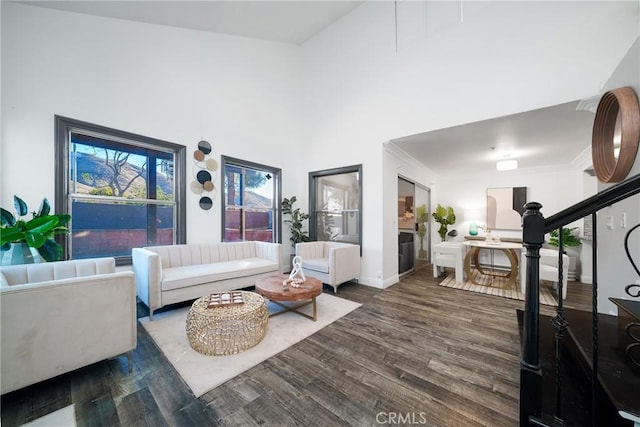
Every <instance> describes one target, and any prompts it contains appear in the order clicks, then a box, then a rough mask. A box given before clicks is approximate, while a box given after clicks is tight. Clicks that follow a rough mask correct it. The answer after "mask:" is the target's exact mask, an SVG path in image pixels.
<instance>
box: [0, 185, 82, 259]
mask: <svg viewBox="0 0 640 427" xmlns="http://www.w3.org/2000/svg"><path fill="white" fill-rule="evenodd" d="M13 206H14V209H15V212H16V215H15V216H14V215H13V214H12V213H11V212H9V211H8V210H6V209H4V208H0V213H1V221H2V223H1V224H2V229H0V231H1V234H0V245H1V250H2V251H8V250H12V251H13V253H12V255H11V261H10V263H12V264H24V263H32V262H34V259H33V256H32V255H31V251H30V249H29V248H35V249H36V250H37V252H38V254H39V255H40V256H41V257H42V259H44V260H45V261H58V260H60V258H62V247H61V246H60V245H59V244H58V243H57V242H56V241H55V240H54V237H55V236H56V235H57V234H65V233H67V232H68V229H67V227H66V224H67V223H68V222H69V220H71V216H70V215H67V214H62V215H56V214H50V211H51V206H50V205H49V201H48V200H47V199H46V198H44V199H43V200H42V203H41V204H40V209H38V211H37V212H32V213H31V214H32V217H31V219H30V220H26V219H23V218H22V217H24V216H25V215H27V213H28V212H29V208H28V207H27V204H26V203H25V202H24V200H22V199H21V198H20V197H18V196H13ZM20 258H22V259H20Z"/></svg>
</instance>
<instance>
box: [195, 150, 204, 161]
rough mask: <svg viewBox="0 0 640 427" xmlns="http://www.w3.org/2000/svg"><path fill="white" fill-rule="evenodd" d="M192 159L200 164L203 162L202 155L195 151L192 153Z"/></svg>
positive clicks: (200, 152)
mask: <svg viewBox="0 0 640 427" xmlns="http://www.w3.org/2000/svg"><path fill="white" fill-rule="evenodd" d="M193 158H194V159H196V160H197V161H199V162H201V161H203V160H204V153H203V152H202V151H200V150H196V151H194V152H193Z"/></svg>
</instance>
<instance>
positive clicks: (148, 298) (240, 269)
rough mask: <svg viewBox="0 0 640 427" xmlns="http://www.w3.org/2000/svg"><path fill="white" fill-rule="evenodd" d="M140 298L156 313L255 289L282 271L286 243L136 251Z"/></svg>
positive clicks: (133, 252)
mask: <svg viewBox="0 0 640 427" xmlns="http://www.w3.org/2000/svg"><path fill="white" fill-rule="evenodd" d="M131 255H132V261H133V271H134V273H135V276H136V288H137V292H138V298H140V300H141V301H142V302H144V303H145V304H146V305H147V307H149V318H150V319H153V312H154V310H156V309H158V308H160V307H163V306H165V305H167V304H173V303H177V302H182V301H187V300H190V299H195V298H199V297H201V296H203V295H207V294H209V293H212V292H223V291H230V290H234V289H240V288H246V287H249V286H253V285H254V284H255V282H256V280H258V279H260V278H263V277H267V276H271V275H274V274H281V273H282V245H281V244H279V243H267V242H223V243H205V244H186V245H168V246H150V247H145V248H134V249H133V250H132V253H131Z"/></svg>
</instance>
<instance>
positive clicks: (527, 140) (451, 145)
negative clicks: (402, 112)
mask: <svg viewBox="0 0 640 427" xmlns="http://www.w3.org/2000/svg"><path fill="white" fill-rule="evenodd" d="M17 2H18V3H26V4H30V5H34V6H41V7H48V8H53V9H59V10H66V11H71V12H77V13H86V14H91V15H98V16H105V17H111V18H118V19H126V20H132V21H138V22H146V23H153V24H160V25H168V26H173V27H180V28H189V29H195V30H201V31H211V32H216V33H225V34H231V35H236V36H243V37H252V38H258V39H264V40H272V41H279V42H287V43H294V44H301V43H304V42H305V41H307V40H309V39H310V38H311V37H313V36H314V35H316V34H317V33H318V32H320V31H322V30H323V29H324V28H326V27H327V26H329V25H331V24H332V23H333V22H335V21H337V20H338V19H340V18H341V17H343V16H345V15H346V14H348V13H349V12H351V11H352V10H353V9H355V8H356V7H358V6H359V5H360V4H362V3H363V2H362V1H203V0H200V1H189V0H179V1H176V0H171V1H155V0H137V1H118V0H115V1H112V0H83V1H77V0H71V1H69V0H67V1H59V0H51V1H27V0H22V1H17ZM577 105H578V101H575V102H570V103H567V104H562V105H558V106H554V107H549V108H544V109H540V110H534V111H529V112H525V113H520V114H514V115H511V116H507V117H502V118H496V119H491V120H485V121H481V122H476V123H470V124H466V125H461V126H456V127H452V128H448V129H441V130H435V131H431V132H427V133H423V134H419V135H413V136H407V137H403V138H398V139H395V140H393V141H392V143H393V144H396V145H397V146H398V147H400V148H401V149H403V150H404V151H406V152H407V153H409V154H410V155H411V156H413V157H414V158H416V159H417V160H418V161H420V162H421V163H423V164H424V165H426V166H427V167H429V168H430V169H432V170H433V171H434V172H436V173H441V174H449V173H461V172H465V171H469V170H473V171H475V172H483V171H487V172H488V171H493V170H495V162H496V161H497V160H500V159H501V158H503V157H504V156H507V155H509V156H511V157H512V158H515V159H517V160H518V161H519V167H520V168H533V167H541V166H558V167H562V166H563V165H567V164H569V163H571V161H573V160H574V159H575V158H576V157H577V156H578V155H579V154H581V153H582V152H583V151H584V150H585V149H586V148H588V147H589V145H590V143H591V127H592V125H593V119H594V114H593V113H592V112H589V111H584V110H580V111H576V106H577ZM494 147H495V148H494Z"/></svg>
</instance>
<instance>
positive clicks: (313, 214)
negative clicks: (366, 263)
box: [309, 164, 363, 256]
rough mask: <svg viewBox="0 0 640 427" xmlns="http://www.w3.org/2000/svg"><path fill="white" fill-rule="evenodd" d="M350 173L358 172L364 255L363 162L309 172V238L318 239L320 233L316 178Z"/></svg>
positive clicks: (359, 211)
mask: <svg viewBox="0 0 640 427" xmlns="http://www.w3.org/2000/svg"><path fill="white" fill-rule="evenodd" d="M348 173H357V174H358V244H359V245H360V255H361V256H362V188H363V184H362V183H363V181H362V164H358V165H351V166H343V167H339V168H333V169H324V170H319V171H313V172H309V238H310V240H312V241H317V240H318V235H317V221H318V215H317V212H318V209H317V207H316V199H317V197H316V196H317V194H316V193H317V191H316V178H321V177H325V176H331V175H342V174H348Z"/></svg>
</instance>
